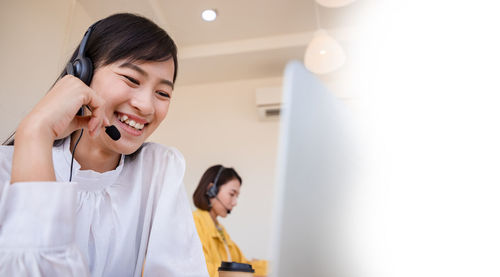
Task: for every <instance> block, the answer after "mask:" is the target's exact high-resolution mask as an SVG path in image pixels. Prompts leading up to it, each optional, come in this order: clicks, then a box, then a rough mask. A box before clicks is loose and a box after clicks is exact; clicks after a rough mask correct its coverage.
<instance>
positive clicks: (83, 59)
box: [66, 20, 121, 148]
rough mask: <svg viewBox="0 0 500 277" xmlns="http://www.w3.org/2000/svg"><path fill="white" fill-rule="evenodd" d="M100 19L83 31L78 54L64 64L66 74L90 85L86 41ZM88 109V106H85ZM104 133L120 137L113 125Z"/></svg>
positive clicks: (115, 137)
mask: <svg viewBox="0 0 500 277" xmlns="http://www.w3.org/2000/svg"><path fill="white" fill-rule="evenodd" d="M99 22H101V20H99V21H97V22H96V23H94V24H92V25H91V26H90V27H89V28H88V29H87V31H86V32H85V35H83V39H82V41H81V42H80V48H78V54H77V55H76V57H75V58H74V59H73V60H72V61H70V62H68V64H66V74H70V75H73V76H75V77H77V78H78V79H80V80H82V82H84V83H85V84H86V85H87V86H90V82H91V81H92V76H93V75H94V66H93V64H92V60H91V59H90V58H88V57H87V56H85V51H86V50H87V42H88V40H89V38H90V34H91V33H92V31H93V30H94V28H95V26H96V25H97V24H99ZM85 107H87V108H88V109H89V110H91V109H90V107H89V106H87V105H86V106H85ZM78 114H79V115H83V107H82V109H81V110H80V111H79V112H78ZM105 130H106V134H108V136H109V137H110V138H111V139H112V140H119V139H120V137H121V134H120V131H118V129H117V128H116V127H115V126H113V125H110V126H106V128H105ZM75 148H76V147H75Z"/></svg>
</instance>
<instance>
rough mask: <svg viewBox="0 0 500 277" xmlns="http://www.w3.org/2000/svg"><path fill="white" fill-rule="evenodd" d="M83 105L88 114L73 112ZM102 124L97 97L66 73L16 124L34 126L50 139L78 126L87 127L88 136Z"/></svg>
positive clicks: (65, 133) (98, 129) (67, 133)
mask: <svg viewBox="0 0 500 277" xmlns="http://www.w3.org/2000/svg"><path fill="white" fill-rule="evenodd" d="M84 105H88V106H90V108H91V109H92V115H90V116H75V115H76V113H77V112H78V110H79V109H80V108H81V107H82V106H84ZM106 125H109V121H108V119H107V118H106V117H105V113H104V101H103V100H102V99H101V97H99V96H98V95H97V94H96V93H95V92H94V90H92V89H91V88H90V87H88V86H87V85H85V84H84V83H83V82H82V81H81V80H80V79H78V78H76V77H74V76H72V75H66V76H64V77H63V78H62V79H61V80H59V81H58V82H57V83H56V84H55V85H54V87H53V88H52V89H51V90H50V91H49V92H48V93H47V95H45V97H44V98H43V99H42V100H41V101H40V102H39V103H38V104H37V105H36V106H35V107H34V108H33V110H32V111H31V112H30V113H29V114H28V116H27V117H26V118H25V119H24V120H23V122H22V123H21V125H20V126H19V128H33V127H38V129H40V130H39V131H40V135H43V136H47V138H48V139H50V140H52V141H54V140H55V139H60V138H64V137H67V136H68V135H69V134H71V133H73V132H74V131H75V130H78V129H82V128H84V129H87V130H88V132H89V134H90V135H91V136H96V135H98V134H99V132H100V130H101V128H102V127H104V126H106ZM18 131H22V130H18ZM16 140H17V134H16Z"/></svg>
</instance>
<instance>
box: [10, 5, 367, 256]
mask: <svg viewBox="0 0 500 277" xmlns="http://www.w3.org/2000/svg"><path fill="white" fill-rule="evenodd" d="M341 2H342V1H341ZM343 2H346V1H343ZM347 2H350V1H347ZM363 2H364V1H355V2H354V3H352V4H349V5H345V6H341V7H338V8H329V7H325V6H322V5H319V4H317V3H316V2H315V1H314V0H252V1H241V0H236V1H225V0H189V1H174V0H144V1H138V0H107V1H100V0H45V1H38V0H16V1H14V0H1V8H0V36H1V37H2V39H1V42H0V43H1V44H0V58H1V60H2V66H1V67H0V76H1V82H2V89H1V90H0V96H1V100H0V116H1V118H2V128H1V130H0V138H1V139H2V140H4V139H6V138H7V137H8V136H9V135H10V134H11V132H12V131H14V130H15V128H16V126H17V124H18V123H19V122H20V120H21V119H22V118H23V116H24V115H26V114H27V113H28V112H29V111H30V110H31V108H32V107H33V106H34V105H35V103H36V102H38V101H39V100H40V99H41V98H42V97H43V96H44V95H45V93H46V92H47V91H48V89H49V88H50V86H51V85H52V84H53V82H54V81H55V80H56V78H57V76H58V75H59V73H60V72H61V70H62V69H63V67H64V66H65V64H66V63H67V60H68V58H69V56H70V54H71V53H72V52H73V50H74V49H75V47H76V46H77V45H78V43H79V42H80V40H81V38H82V37H83V34H84V32H85V31H86V30H87V28H88V27H89V26H90V25H91V24H92V23H93V22H95V21H97V20H99V19H101V18H104V17H106V16H108V15H110V14H113V13H117V12H132V13H138V14H141V15H143V16H146V17H148V18H150V19H152V20H153V21H154V22H156V23H157V24H159V25H160V26H161V27H163V28H164V29H165V30H167V32H168V33H169V34H170V35H171V36H172V37H173V38H174V40H175V41H176V43H177V45H178V48H179V73H178V79H177V83H176V87H175V90H174V96H173V101H172V104H171V108H170V111H169V115H168V116H167V118H166V120H165V121H164V122H163V124H162V125H161V126H160V128H159V129H158V130H157V131H156V133H155V134H154V135H153V136H152V137H151V138H150V140H151V141H155V142H159V143H162V144H165V145H169V146H174V147H176V148H178V149H179V150H180V151H181V152H182V153H183V154H184V156H185V158H186V163H187V169H186V175H185V179H184V181H185V186H186V190H187V193H188V196H189V198H190V199H191V195H192V193H193V191H194V189H195V187H196V185H197V183H198V181H199V179H200V177H201V175H202V173H203V172H204V171H205V170H206V169H207V168H208V167H209V166H211V165H214V164H219V163H221V164H223V165H225V166H232V167H234V168H235V169H236V170H237V171H238V172H239V173H240V175H241V176H242V178H243V187H242V193H241V196H240V199H239V204H238V207H237V208H236V209H235V210H234V212H233V213H232V214H231V216H229V217H228V218H226V219H224V220H223V224H224V225H225V226H226V228H227V229H228V231H229V233H230V234H231V236H232V237H233V239H234V241H236V242H237V243H238V244H239V246H240V247H241V248H242V251H243V253H245V255H246V256H247V257H248V258H264V259H269V258H270V250H269V240H270V229H271V212H270V211H271V209H272V207H273V203H272V200H273V197H274V184H275V167H276V154H277V143H278V135H279V110H280V104H281V85H282V84H281V82H282V75H283V70H284V67H285V64H286V63H287V62H288V61H290V60H293V59H295V60H300V61H303V60H304V56H305V52H306V48H307V47H308V44H310V43H311V41H312V40H313V38H314V37H315V34H317V31H318V30H320V29H322V30H324V31H325V32H326V33H327V34H328V35H329V36H330V37H331V38H334V39H335V41H336V43H337V45H338V46H340V47H341V51H342V53H341V54H342V55H343V57H342V59H344V62H342V64H339V65H336V70H333V71H332V70H330V71H329V72H328V73H325V74H319V75H318V76H319V77H320V78H322V80H324V81H325V82H326V83H327V84H328V85H329V86H330V87H331V88H332V91H334V92H335V94H336V95H337V96H338V97H340V98H341V99H342V101H345V102H346V103H349V105H351V106H354V103H355V98H356V97H355V93H354V91H352V90H349V89H346V88H345V87H343V85H342V83H341V82H340V80H342V79H346V73H347V72H348V70H349V68H350V60H349V55H350V53H349V46H350V45H351V44H352V42H353V40H355V34H356V31H355V30H356V28H357V25H356V18H357V16H358V14H359V10H360V9H361V8H362V7H363V5H364V3H363ZM205 9H215V11H216V13H217V18H216V19H215V20H214V21H212V22H207V21H204V20H203V19H202V17H201V14H202V12H203V11H204V10H205ZM248 234H252V236H248Z"/></svg>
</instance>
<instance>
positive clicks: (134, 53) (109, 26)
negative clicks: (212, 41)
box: [3, 13, 178, 145]
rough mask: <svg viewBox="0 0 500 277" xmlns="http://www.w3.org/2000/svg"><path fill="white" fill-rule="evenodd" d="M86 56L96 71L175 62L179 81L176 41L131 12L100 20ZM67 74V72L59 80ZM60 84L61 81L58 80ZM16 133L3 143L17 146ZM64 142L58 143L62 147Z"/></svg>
mask: <svg viewBox="0 0 500 277" xmlns="http://www.w3.org/2000/svg"><path fill="white" fill-rule="evenodd" d="M79 48H80V45H78V46H77V47H76V49H75V51H74V52H73V55H72V56H71V58H70V59H69V61H68V62H72V61H73V60H74V59H75V58H76V56H77V54H78V49H79ZM85 56H86V57H88V58H90V60H91V61H92V64H93V68H94V70H95V69H97V68H99V67H101V66H105V65H109V64H112V63H114V62H116V61H119V60H124V59H125V60H128V61H129V62H133V61H138V60H143V61H158V62H162V61H167V60H169V59H173V61H174V66H175V69H174V80H173V81H174V82H175V80H176V78H177V70H178V63H177V46H176V45H175V43H174V41H173V40H172V38H171V37H170V36H169V35H168V34H167V32H165V30H163V29H162V28H160V27H159V26H158V25H156V24H155V23H154V22H152V21H151V20H149V19H147V18H145V17H142V16H139V15H135V14H130V13H118V14H114V15H111V16H109V17H107V18H104V19H102V20H100V21H99V22H98V23H97V24H96V25H95V27H94V29H93V30H92V33H91V35H90V37H89V39H88V41H87V46H86V51H85ZM64 75H66V70H63V71H62V73H61V75H60V76H59V78H58V79H57V80H59V79H60V78H62V77H63V76H64ZM56 82H57V81H56ZM14 134H15V132H14V133H13V134H12V135H11V136H10V137H9V138H8V139H7V140H6V141H5V142H4V143H3V144H4V145H13V144H14ZM61 142H62V140H56V141H55V142H54V144H55V145H58V144H60V143H61Z"/></svg>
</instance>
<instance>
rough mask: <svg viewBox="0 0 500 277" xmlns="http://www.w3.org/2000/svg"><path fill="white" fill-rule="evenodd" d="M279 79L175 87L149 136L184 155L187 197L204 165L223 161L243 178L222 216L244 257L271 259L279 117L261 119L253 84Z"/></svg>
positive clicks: (263, 84)
mask: <svg viewBox="0 0 500 277" xmlns="http://www.w3.org/2000/svg"><path fill="white" fill-rule="evenodd" d="M270 86H281V78H271V79H259V80H243V81H235V82H226V83H214V84H204V85H196V86H186V87H178V88H175V90H174V96H173V100H172V103H171V107H170V111H169V114H168V115H167V118H166V120H165V121H164V122H163V123H162V125H161V126H160V127H159V129H158V130H157V131H156V133H155V134H154V135H153V136H152V137H151V140H153V141H156V142H160V143H163V144H166V145H172V146H175V147H177V148H178V149H179V150H180V151H181V152H182V153H183V154H184V156H185V158H186V165H187V166H186V167H187V169H186V176H185V179H184V181H185V185H186V190H187V193H188V196H189V198H190V199H191V198H192V194H193V192H194V190H195V188H196V186H197V185H198V181H199V180H200V178H201V175H202V174H203V173H204V172H205V170H206V169H207V168H208V167H210V166H211V165H214V164H218V163H221V164H223V165H224V166H232V167H234V168H235V169H236V171H237V172H238V173H239V174H240V176H241V177H242V179H243V185H242V190H241V194H240V197H239V201H238V206H237V207H236V208H235V209H234V211H233V212H232V213H231V215H229V216H228V217H227V218H226V219H223V220H221V222H222V224H224V226H225V227H226V228H227V230H228V232H229V234H230V235H231V237H232V239H233V240H234V241H235V242H236V243H237V244H238V245H239V246H240V248H241V249H242V251H243V253H244V254H245V255H246V256H247V258H269V256H270V253H269V251H268V250H269V247H268V245H269V239H270V228H271V212H270V211H271V210H272V206H273V203H272V199H273V188H274V169H275V160H276V151H277V142H278V132H279V130H278V129H279V122H278V121H259V120H258V117H257V110H256V107H255V89H256V88H258V87H270Z"/></svg>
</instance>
